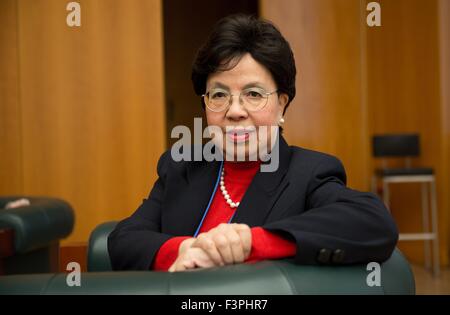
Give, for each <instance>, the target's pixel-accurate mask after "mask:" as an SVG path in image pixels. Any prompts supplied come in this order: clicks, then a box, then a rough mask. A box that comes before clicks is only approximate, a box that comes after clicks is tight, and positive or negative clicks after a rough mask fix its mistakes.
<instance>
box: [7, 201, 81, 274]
mask: <svg viewBox="0 0 450 315" xmlns="http://www.w3.org/2000/svg"><path fill="white" fill-rule="evenodd" d="M20 198H27V199H28V200H29V201H30V205H29V206H22V207H18V208H13V209H5V205H6V204H7V203H8V202H10V201H13V200H17V199H20ZM73 225H74V212H73V210H72V208H71V206H70V205H69V204H68V203H67V202H65V201H63V200H60V199H55V198H47V197H24V196H11V197H1V198H0V231H1V232H0V233H1V235H2V236H8V235H9V236H10V237H9V238H10V240H11V244H10V246H8V250H7V251H8V252H7V253H6V250H4V251H3V252H2V253H0V259H1V261H0V274H6V275H8V274H24V273H48V272H57V271H58V269H59V257H58V256H59V240H60V239H62V238H65V237H67V236H68V235H69V234H70V233H71V232H72V229H73ZM7 241H8V240H5V239H3V240H2V247H6V245H5V243H6V242H7Z"/></svg>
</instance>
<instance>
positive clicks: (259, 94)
mask: <svg viewBox="0 0 450 315" xmlns="http://www.w3.org/2000/svg"><path fill="white" fill-rule="evenodd" d="M241 95H242V100H243V102H244V105H245V107H246V108H247V109H249V110H252V111H255V110H259V109H261V108H262V107H264V105H265V104H266V102H267V95H266V92H265V91H264V90H261V89H256V88H252V89H248V90H244V91H242V94H241Z"/></svg>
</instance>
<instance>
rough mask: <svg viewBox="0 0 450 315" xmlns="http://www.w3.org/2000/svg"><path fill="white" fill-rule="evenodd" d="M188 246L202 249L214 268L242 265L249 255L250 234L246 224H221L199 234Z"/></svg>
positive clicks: (250, 246) (250, 245)
mask: <svg viewBox="0 0 450 315" xmlns="http://www.w3.org/2000/svg"><path fill="white" fill-rule="evenodd" d="M190 246H191V247H192V248H198V249H202V250H203V251H204V252H205V253H207V254H208V256H209V257H210V259H211V260H212V261H213V262H214V264H215V265H216V266H223V265H229V264H236V263H242V262H244V261H245V260H246V259H247V258H248V256H249V255H250V251H251V248H252V233H251V230H250V227H249V226H248V225H246V224H236V223H233V224H226V223H222V224H220V225H218V226H217V227H215V228H213V229H211V230H210V231H208V232H206V233H202V234H200V235H199V236H198V237H197V238H196V239H194V241H192V242H191V243H190Z"/></svg>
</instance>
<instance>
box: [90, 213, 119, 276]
mask: <svg viewBox="0 0 450 315" xmlns="http://www.w3.org/2000/svg"><path fill="white" fill-rule="evenodd" d="M116 225H117V222H116V221H110V222H105V223H102V224H100V225H98V226H97V227H96V228H95V229H94V230H93V231H92V233H91V235H90V237H89V244H88V254H87V270H88V271H112V267H111V261H110V259H109V253H108V236H109V234H110V233H111V232H112V231H113V230H114V228H115V227H116Z"/></svg>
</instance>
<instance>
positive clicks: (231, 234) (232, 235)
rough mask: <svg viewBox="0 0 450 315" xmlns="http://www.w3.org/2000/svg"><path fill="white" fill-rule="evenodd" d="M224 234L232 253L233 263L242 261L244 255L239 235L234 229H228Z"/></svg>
mask: <svg viewBox="0 0 450 315" xmlns="http://www.w3.org/2000/svg"><path fill="white" fill-rule="evenodd" d="M225 235H226V237H227V239H228V242H229V244H230V248H231V252H232V254H233V262H234V263H235V264H236V263H241V262H243V261H244V258H245V255H244V247H243V245H242V242H241V237H240V236H239V234H238V233H237V232H236V231H235V230H234V229H231V230H229V231H228V232H227V233H226V234H225Z"/></svg>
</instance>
